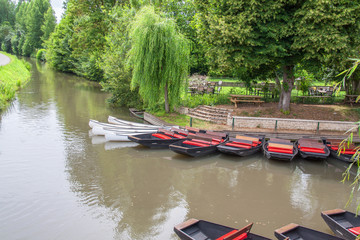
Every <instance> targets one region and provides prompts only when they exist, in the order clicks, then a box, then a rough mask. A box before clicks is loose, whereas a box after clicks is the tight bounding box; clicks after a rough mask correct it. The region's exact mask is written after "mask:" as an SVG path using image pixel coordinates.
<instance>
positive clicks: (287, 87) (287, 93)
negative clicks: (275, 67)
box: [279, 65, 295, 113]
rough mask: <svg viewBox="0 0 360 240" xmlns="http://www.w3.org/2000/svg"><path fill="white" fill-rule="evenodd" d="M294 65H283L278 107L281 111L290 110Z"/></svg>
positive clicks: (287, 111) (286, 111)
mask: <svg viewBox="0 0 360 240" xmlns="http://www.w3.org/2000/svg"><path fill="white" fill-rule="evenodd" d="M293 69H294V66H292V65H290V66H284V73H283V84H282V86H281V93H280V100H279V108H280V110H281V111H282V112H285V113H289V112H290V100H291V90H292V89H293V87H294V81H295V77H294V72H293Z"/></svg>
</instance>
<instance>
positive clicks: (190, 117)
mask: <svg viewBox="0 0 360 240" xmlns="http://www.w3.org/2000/svg"><path fill="white" fill-rule="evenodd" d="M190 127H192V117H190Z"/></svg>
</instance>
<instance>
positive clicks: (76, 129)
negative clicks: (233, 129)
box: [0, 62, 356, 240]
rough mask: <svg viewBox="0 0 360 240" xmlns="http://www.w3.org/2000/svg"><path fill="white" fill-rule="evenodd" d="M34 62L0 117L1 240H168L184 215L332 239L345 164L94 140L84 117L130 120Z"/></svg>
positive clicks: (76, 81)
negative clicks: (190, 153)
mask: <svg viewBox="0 0 360 240" xmlns="http://www.w3.org/2000/svg"><path fill="white" fill-rule="evenodd" d="M31 63H32V65H33V69H32V71H33V75H32V80H31V81H30V82H29V84H28V85H27V86H26V87H24V88H23V89H22V90H21V91H20V92H19V94H18V96H17V99H16V100H15V101H14V102H13V104H12V105H11V107H9V109H7V110H6V111H5V112H3V113H2V114H1V116H0V239H4V240H5V239H37V240H38V239H125V240H126V239H139V240H140V239H160V240H163V239H164V240H167V239H177V237H176V235H175V234H174V232H173V227H174V225H176V224H178V223H181V222H183V221H184V220H186V219H188V218H197V219H205V220H208V221H213V222H217V223H220V224H223V225H228V226H232V227H243V226H245V225H247V224H248V223H250V222H253V223H254V226H253V229H252V232H254V233H257V234H262V235H264V236H266V237H269V238H272V239H275V237H274V235H273V232H274V230H275V229H276V228H279V227H281V226H283V225H286V224H288V223H291V222H293V223H298V224H301V225H304V226H306V227H310V228H314V229H317V230H320V231H323V232H327V233H330V230H329V229H328V227H327V226H326V224H325V223H324V222H323V220H322V218H321V216H320V212H321V211H323V210H328V209H334V208H344V207H345V205H346V202H347V200H348V197H349V194H350V187H349V183H345V184H343V183H341V182H340V181H341V180H342V173H343V171H344V170H345V168H346V167H347V165H346V164H344V163H342V162H340V161H338V160H335V159H329V160H326V161H320V162H311V161H305V160H301V159H296V160H294V161H293V162H291V163H286V162H278V161H269V160H267V159H266V158H264V157H263V155H262V154H257V155H254V156H251V157H246V158H240V157H229V156H225V155H221V154H218V155H214V156H209V157H203V158H189V157H184V156H180V155H178V154H176V153H174V152H172V151H170V150H166V149H165V150H151V149H147V148H144V147H141V146H136V144H133V143H116V142H105V140H104V138H102V137H93V136H91V134H90V133H89V130H90V128H89V126H88V121H89V119H97V120H101V121H106V119H107V116H109V115H112V116H116V117H119V118H123V119H127V120H134V121H136V119H133V118H132V117H131V116H130V115H129V112H128V110H127V109H112V108H110V107H109V106H108V105H107V104H106V101H105V100H106V98H107V97H109V95H108V94H106V93H104V92H102V91H101V90H100V89H99V88H98V87H96V86H95V85H94V84H89V83H88V82H87V81H84V80H83V79H81V78H79V77H76V76H74V75H69V74H64V73H58V72H55V71H53V70H51V69H49V68H47V67H46V66H44V65H40V64H36V63H35V62H31ZM355 207H356V203H351V204H350V206H349V207H348V208H347V209H348V210H350V211H354V210H355Z"/></svg>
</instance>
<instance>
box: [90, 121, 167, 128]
mask: <svg viewBox="0 0 360 240" xmlns="http://www.w3.org/2000/svg"><path fill="white" fill-rule="evenodd" d="M89 126H90V127H91V128H94V127H103V128H112V129H117V130H123V129H124V130H132V129H134V130H138V129H159V128H162V126H155V125H145V126H132V125H119V124H111V123H104V122H99V121H96V120H92V119H91V120H90V121H89Z"/></svg>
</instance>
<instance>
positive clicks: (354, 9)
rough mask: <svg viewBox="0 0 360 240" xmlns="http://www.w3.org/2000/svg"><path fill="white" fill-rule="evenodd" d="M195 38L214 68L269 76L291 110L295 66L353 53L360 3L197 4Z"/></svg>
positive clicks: (210, 0) (261, 0)
mask: <svg viewBox="0 0 360 240" xmlns="http://www.w3.org/2000/svg"><path fill="white" fill-rule="evenodd" d="M195 5H196V8H197V11H198V15H197V27H198V31H199V37H200V38H201V40H202V43H203V44H206V46H207V48H208V52H207V54H208V56H209V59H211V60H212V67H213V68H218V69H222V70H224V71H227V70H229V69H244V71H245V72H253V73H256V74H257V75H258V76H261V75H263V74H264V75H265V76H271V75H272V76H273V78H275V79H276V80H277V82H278V84H279V86H280V88H281V94H280V101H279V108H280V109H281V110H283V111H286V112H287V111H289V110H290V97H291V90H292V88H293V86H294V80H295V78H294V67H295V66H296V65H297V64H298V63H301V62H310V61H311V62H312V63H313V64H315V65H320V64H332V66H331V67H333V66H336V64H339V63H340V62H341V61H342V62H343V60H344V56H347V57H348V56H351V54H350V53H351V52H352V51H354V50H357V49H358V47H359V45H358V37H357V36H359V25H358V23H359V20H360V19H359V18H360V15H359V14H358V13H359V6H360V5H359V4H358V3H357V1H350V0H335V1H331V0H324V1H313V0H307V1H304V0H301V1H300V0H290V1H285V0H281V1H277V0H252V1H246V0H240V1H230V0H224V1H216V0H195Z"/></svg>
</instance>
